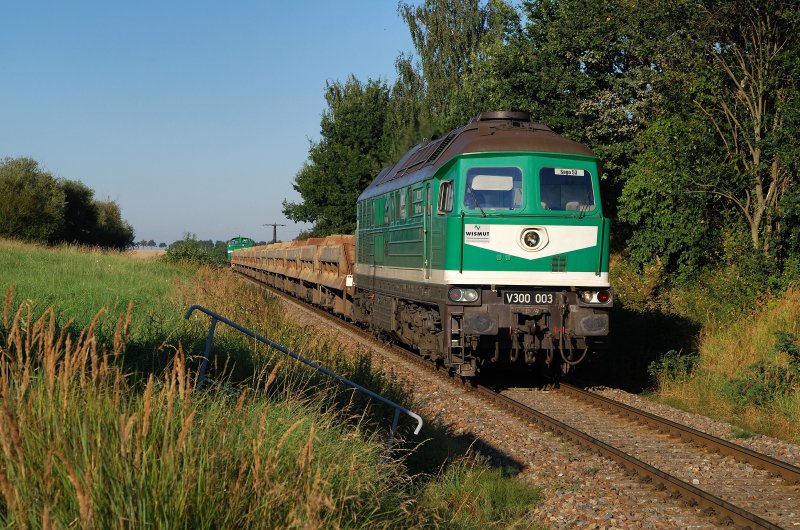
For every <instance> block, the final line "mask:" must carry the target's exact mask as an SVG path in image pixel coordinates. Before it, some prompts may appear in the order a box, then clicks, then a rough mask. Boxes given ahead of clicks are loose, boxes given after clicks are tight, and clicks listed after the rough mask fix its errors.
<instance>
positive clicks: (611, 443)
mask: <svg viewBox="0 0 800 530" xmlns="http://www.w3.org/2000/svg"><path fill="white" fill-rule="evenodd" d="M243 277H244V278H245V279H247V280H248V281H250V282H253V283H255V284H257V285H259V286H261V287H264V288H265V289H267V290H269V291H270V292H272V293H274V294H275V295H277V296H280V297H281V298H283V299H285V300H287V301H289V302H290V303H293V304H296V305H297V306H299V307H302V308H303V309H304V310H306V311H309V312H311V313H313V314H315V315H316V316H318V317H320V318H322V319H324V320H326V321H327V322H329V323H332V324H334V325H336V326H340V327H346V330H347V332H348V333H354V334H357V335H358V336H359V337H360V338H361V339H362V340H364V341H367V342H370V343H372V344H373V345H376V346H378V347H380V348H383V349H389V350H391V351H392V353H394V354H396V355H399V356H401V357H402V358H404V359H405V360H406V361H409V362H411V363H413V364H415V365H418V366H421V367H424V368H425V369H427V370H432V369H433V370H436V369H437V367H435V366H434V365H433V364H432V363H430V362H428V361H426V360H424V359H423V358H421V357H420V356H419V355H417V354H415V353H413V352H411V351H408V350H406V349H404V348H402V347H399V346H396V345H387V344H386V343H385V342H383V341H381V340H379V339H376V338H375V337H374V336H372V335H371V334H370V333H368V332H366V331H363V330H362V329H360V328H358V327H355V326H352V325H350V324H347V323H345V322H344V321H342V320H341V319H340V318H338V317H336V316H333V315H331V314H330V313H327V312H325V311H322V310H320V309H318V308H315V307H312V306H308V305H306V304H304V303H302V302H299V301H297V300H296V299H294V298H292V297H289V296H287V295H286V294H285V293H282V292H280V291H277V290H275V289H273V288H271V287H269V286H267V285H265V284H263V283H261V282H258V281H256V280H253V279H252V278H248V277H246V276H243ZM437 371H439V372H440V375H441V376H442V378H443V380H446V381H447V382H448V383H449V384H455V385H458V386H459V387H461V388H465V389H468V390H470V391H471V392H472V394H473V395H476V396H478V397H480V398H481V399H482V400H484V401H486V402H489V403H491V404H493V405H494V406H496V407H499V408H501V409H503V410H506V411H507V412H509V413H511V414H512V415H514V416H516V417H518V418H520V419H522V420H524V421H527V422H532V423H536V424H537V425H539V426H540V427H542V428H543V429H546V430H550V431H552V432H554V433H555V434H557V435H559V436H561V437H563V438H565V439H567V440H570V441H572V442H573V443H576V444H578V445H581V446H583V447H585V448H586V449H587V450H589V451H592V452H596V453H600V454H602V455H603V456H605V457H607V458H609V459H611V460H612V461H615V462H617V463H618V464H619V465H620V466H621V467H622V468H623V469H624V470H625V471H626V472H628V473H629V474H631V475H634V476H637V477H638V478H639V479H640V480H642V481H644V482H647V483H650V484H651V486H652V487H653V488H654V490H659V491H664V490H666V491H667V492H669V494H670V496H671V497H673V498H674V499H675V501H676V502H677V503H685V504H688V505H690V506H698V507H700V508H701V509H702V510H703V512H704V513H706V514H707V515H708V516H709V517H710V518H711V519H710V520H712V521H713V522H714V524H716V525H720V526H724V525H732V526H734V527H739V528H752V529H755V528H770V529H775V528H800V468H797V467H795V466H792V465H790V464H788V463H785V462H781V461H779V460H776V459H774V458H771V457H769V456H766V455H762V454H759V453H756V452H754V451H751V450H749V449H747V448H744V447H741V446H738V445H736V444H733V443H730V442H728V441H727V440H724V439H721V438H717V437H714V436H711V435H708V434H705V433H702V432H700V431H697V430H694V429H692V428H689V427H686V426H683V425H680V424H678V423H675V422H673V421H670V420H667V419H664V418H659V417H658V416H655V415H653V414H650V413H648V412H645V411H641V410H638V409H635V408H633V407H630V406H628V405H624V404H622V403H619V402H616V401H613V400H610V399H608V398H605V397H602V396H599V395H596V394H593V393H591V392H588V391H586V390H583V389H581V388H578V387H575V386H572V385H568V384H562V385H561V386H560V388H559V389H558V390H556V391H541V390H532V389H529V388H510V389H492V388H488V387H485V386H482V385H472V384H470V383H467V382H465V381H464V380H462V379H461V378H458V377H452V376H451V375H450V374H447V373H446V372H445V371H444V370H437Z"/></svg>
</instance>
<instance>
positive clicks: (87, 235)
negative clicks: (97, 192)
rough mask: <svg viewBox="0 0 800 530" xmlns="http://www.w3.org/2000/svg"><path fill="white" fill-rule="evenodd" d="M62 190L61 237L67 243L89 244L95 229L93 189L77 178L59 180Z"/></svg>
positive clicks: (95, 216) (96, 213) (95, 217)
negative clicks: (62, 214) (62, 216)
mask: <svg viewBox="0 0 800 530" xmlns="http://www.w3.org/2000/svg"><path fill="white" fill-rule="evenodd" d="M59 185H60V186H61V189H62V190H63V191H64V199H65V205H64V206H65V207H64V227H63V230H62V233H61V239H62V240H63V241H65V242H67V243H82V244H90V243H91V242H92V241H93V239H94V237H95V232H96V230H97V215H98V212H97V205H96V204H95V202H94V191H93V190H92V189H91V188H89V187H88V186H86V185H85V184H84V183H82V182H79V181H77V180H61V181H60V182H59Z"/></svg>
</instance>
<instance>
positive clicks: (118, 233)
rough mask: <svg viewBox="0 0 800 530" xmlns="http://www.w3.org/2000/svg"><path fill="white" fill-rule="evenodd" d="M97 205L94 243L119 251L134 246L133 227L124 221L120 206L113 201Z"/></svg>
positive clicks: (101, 202)
mask: <svg viewBox="0 0 800 530" xmlns="http://www.w3.org/2000/svg"><path fill="white" fill-rule="evenodd" d="M95 205H96V206H97V231H96V232H95V235H94V238H93V241H92V243H93V244H95V245H98V246H101V247H108V248H116V249H119V250H122V249H125V248H128V247H130V246H132V245H133V241H134V232H133V227H131V225H130V224H128V222H127V221H125V220H123V219H122V213H121V211H120V209H119V205H118V204H117V203H116V202H114V201H111V200H108V201H97V202H95ZM145 244H146V243H145Z"/></svg>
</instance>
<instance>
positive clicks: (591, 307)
mask: <svg viewBox="0 0 800 530" xmlns="http://www.w3.org/2000/svg"><path fill="white" fill-rule="evenodd" d="M597 162H598V161H597V158H596V157H595V156H594V154H593V153H592V151H590V150H589V149H588V148H587V147H585V146H583V145H581V144H578V143H576V142H573V141H571V140H567V139H565V138H563V137H561V136H559V135H557V134H555V133H554V132H552V131H551V130H550V129H549V128H547V127H545V126H544V125H541V124H538V123H534V122H532V121H531V120H530V116H529V115H528V114H527V113H519V112H491V113H483V114H480V115H478V116H476V117H475V118H474V119H473V120H472V121H471V122H470V123H468V124H467V125H466V126H464V127H462V128H459V129H456V130H454V131H452V132H450V133H449V134H447V135H446V136H444V137H443V138H440V139H437V140H433V141H429V142H427V143H422V144H420V145H418V146H416V147H414V148H412V149H411V150H410V151H409V152H408V153H406V154H405V155H404V156H403V158H401V159H400V161H399V162H397V163H396V164H395V165H394V166H392V167H389V168H386V169H385V170H383V171H382V172H381V173H380V174H379V175H378V176H377V177H376V179H375V180H374V182H373V183H372V184H371V185H370V186H369V187H368V188H367V189H366V190H365V191H364V192H363V193H362V194H361V196H360V197H359V199H358V212H357V214H358V228H357V233H356V267H355V275H354V286H355V288H356V289H355V294H354V296H353V302H352V303H353V306H352V318H353V319H354V320H356V321H361V322H364V323H366V324H368V325H370V326H371V327H373V328H374V329H378V330H382V331H385V332H387V333H389V334H392V335H394V336H396V337H397V338H398V339H399V340H401V341H403V342H405V343H407V344H410V345H412V346H414V347H416V348H417V349H418V350H419V351H420V353H421V354H423V355H425V356H429V357H431V358H433V359H435V360H438V361H440V362H442V363H444V364H445V365H447V366H449V367H450V368H451V369H453V370H454V371H455V372H457V373H459V374H461V375H464V376H471V375H475V373H477V372H478V371H479V370H480V368H481V367H482V366H483V365H485V364H486V363H491V362H524V363H527V364H541V365H542V366H546V367H549V369H550V370H551V371H553V372H555V373H558V372H566V371H568V370H569V369H570V367H571V366H574V365H575V364H577V363H579V362H580V361H582V360H583V359H584V358H585V357H586V355H587V353H589V352H592V351H596V350H598V349H601V348H603V347H604V346H605V345H606V338H607V336H608V333H609V312H610V309H611V305H612V293H611V289H610V284H609V277H608V259H609V220H608V219H607V218H605V217H604V216H603V211H602V207H601V203H600V192H599V181H598V173H599V171H598V164H597Z"/></svg>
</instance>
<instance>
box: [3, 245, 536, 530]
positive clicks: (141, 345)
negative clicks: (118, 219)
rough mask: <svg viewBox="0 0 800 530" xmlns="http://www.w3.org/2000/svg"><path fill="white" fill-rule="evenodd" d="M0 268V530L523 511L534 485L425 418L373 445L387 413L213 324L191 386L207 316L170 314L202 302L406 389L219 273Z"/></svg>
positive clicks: (371, 523) (478, 517)
mask: <svg viewBox="0 0 800 530" xmlns="http://www.w3.org/2000/svg"><path fill="white" fill-rule="evenodd" d="M0 273H2V277H0V279H2V281H3V282H4V283H6V284H8V283H13V284H14V289H13V290H11V289H9V291H8V292H7V294H6V297H5V303H4V311H3V319H2V322H0V397H2V401H3V406H2V408H1V409H0V415H2V421H0V522H1V523H2V524H3V525H4V526H18V527H43V528H51V527H57V528H58V527H66V526H70V525H80V526H83V527H90V528H91V527H95V528H106V527H139V526H143V525H153V526H156V527H166V526H174V527H198V528H211V527H214V528H222V527H260V528H283V527H303V528H320V527H325V528H328V527H343V528H353V527H358V528H372V527H437V526H441V527H449V528H484V527H495V528H501V527H502V528H505V527H510V526H511V527H513V526H517V527H528V526H530V524H531V519H530V515H529V511H530V508H531V506H532V505H533V504H534V503H535V502H536V500H537V499H538V490H536V489H535V488H532V487H530V486H528V485H526V484H523V483H521V482H520V481H519V480H517V479H515V478H513V477H506V476H504V474H503V472H502V471H500V470H496V469H492V468H491V467H489V466H488V465H486V463H485V462H484V461H483V460H481V459H478V458H474V457H470V456H464V449H463V448H459V447H457V446H456V445H455V444H453V443H452V442H451V441H449V440H447V439H446V438H445V437H444V436H443V435H442V432H441V431H440V430H436V429H435V428H434V429H431V428H429V429H428V430H427V434H426V436H427V437H429V438H431V439H430V440H429V441H428V442H427V443H425V444H423V446H422V449H413V448H410V447H411V446H410V443H412V442H413V443H416V441H417V440H416V439H414V440H409V442H407V443H406V444H405V445H404V449H402V450H401V451H400V452H399V453H396V454H395V455H394V457H393V458H386V455H385V443H386V442H385V434H386V432H385V427H386V426H388V422H389V420H390V416H389V412H388V411H387V410H385V409H383V408H381V407H377V406H376V407H369V408H368V409H367V410H366V412H364V408H363V406H362V405H363V404H364V403H363V401H362V400H360V398H358V397H356V396H353V395H352V393H350V392H347V391H343V390H342V389H341V387H339V386H337V385H333V384H331V383H330V382H329V381H327V380H324V379H322V378H319V377H318V376H316V375H315V374H314V373H311V372H310V371H308V370H306V369H304V368H302V367H301V366H299V365H298V364H297V363H294V362H292V361H289V360H286V361H284V362H281V359H282V356H281V355H280V354H277V353H276V352H273V351H271V350H269V349H268V348H265V347H263V345H261V344H260V343H253V341H251V340H245V339H244V338H243V337H242V336H240V335H237V334H235V333H234V332H232V330H230V329H226V328H225V327H224V326H223V325H220V326H219V327H218V330H219V331H218V338H217V339H216V341H215V355H216V357H215V359H214V362H212V365H211V368H210V371H209V375H210V376H211V377H212V378H213V379H214V380H216V381H223V380H224V381H225V384H224V385H223V384H215V385H211V386H210V387H208V388H206V389H204V390H202V391H195V390H194V388H193V379H194V375H193V371H192V369H191V367H192V366H196V365H197V358H196V356H197V354H199V353H201V352H202V348H203V345H204V342H205V333H206V331H207V326H208V321H207V320H206V319H204V318H203V319H201V318H196V319H192V320H191V321H188V322H187V321H185V320H183V312H184V311H185V309H186V307H187V306H188V305H189V304H191V303H200V304H203V305H206V306H208V307H210V308H212V309H215V310H217V311H218V312H220V313H222V314H223V315H226V316H228V317H230V318H231V319H233V320H235V321H238V322H241V323H242V324H244V325H246V326H248V327H251V328H252V329H255V330H256V331H258V332H259V333H262V334H264V335H266V336H268V337H269V338H271V339H273V340H276V341H278V342H281V343H283V344H285V345H286V346H288V347H290V348H292V349H294V350H295V351H297V352H299V353H301V354H303V355H306V356H308V357H311V358H314V359H318V360H321V361H323V362H324V363H325V364H327V365H329V366H333V367H334V368H335V369H336V370H338V371H341V372H343V373H344V374H345V375H348V376H350V377H353V378H355V379H357V380H359V381H360V382H363V383H365V384H366V385H368V386H369V387H371V388H373V389H375V390H377V391H379V392H381V393H384V394H387V395H389V396H390V397H391V398H393V399H396V400H401V401H404V402H406V403H408V397H407V396H405V395H404V393H403V391H402V389H401V388H399V387H398V386H397V385H396V384H395V383H393V382H392V381H391V380H389V379H388V378H386V377H385V376H384V375H383V374H382V373H380V372H377V371H375V370H374V369H373V368H372V367H371V366H370V362H369V358H368V356H366V355H364V354H360V355H359V354H356V355H355V356H353V355H347V356H346V355H344V352H345V350H344V347H343V346H342V345H340V344H336V343H333V342H331V341H330V340H328V339H326V338H324V337H318V336H315V335H314V334H311V333H308V330H305V329H302V328H300V327H298V326H297V325H295V324H294V323H292V322H290V321H288V319H287V317H286V315H284V314H283V313H282V312H281V311H280V310H279V306H277V305H276V304H275V303H274V301H269V300H265V299H264V298H263V295H262V294H261V293H259V292H258V291H257V290H256V289H252V288H245V286H243V285H242V284H240V283H239V281H238V280H237V279H236V278H234V277H233V276H232V275H230V274H229V273H227V271H219V270H211V269H197V268H191V267H189V268H184V267H177V266H174V265H168V264H165V263H162V262H158V261H141V260H134V259H130V258H126V257H125V256H122V255H118V254H106V253H94V252H84V251H81V250H77V249H60V250H51V249H43V248H38V247H32V246H27V245H19V244H15V243H7V242H0ZM232 293H236V295H235V296H233V295H232ZM129 301H133V305H132V306H130V305H129ZM45 306H52V307H54V308H56V309H55V310H53V309H46V307H45ZM104 307H105V308H108V309H107V310H106V311H105V312H100V313H98V309H100V308H104ZM62 308H66V309H62ZM67 319H70V320H73V323H72V324H69V323H68V322H69V320H67ZM184 351H186V353H184ZM187 366H188V367H189V368H187ZM406 433H407V430H406ZM412 470H413V471H421V472H423V474H414V472H413V471H412Z"/></svg>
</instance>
